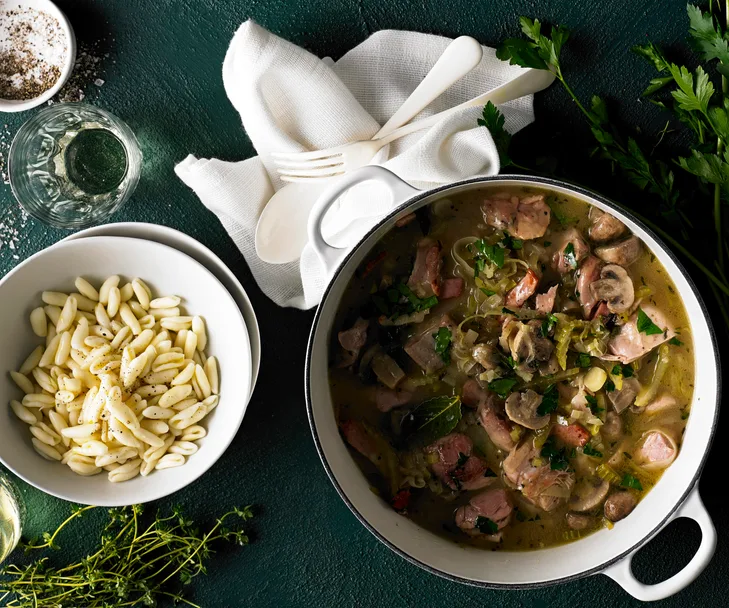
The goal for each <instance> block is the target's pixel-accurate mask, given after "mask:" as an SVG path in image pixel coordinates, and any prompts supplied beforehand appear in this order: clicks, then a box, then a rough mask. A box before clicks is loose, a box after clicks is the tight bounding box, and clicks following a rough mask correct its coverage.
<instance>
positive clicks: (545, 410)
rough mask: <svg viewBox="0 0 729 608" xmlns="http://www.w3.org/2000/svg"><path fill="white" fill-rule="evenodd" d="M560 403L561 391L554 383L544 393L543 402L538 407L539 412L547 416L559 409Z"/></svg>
mask: <svg viewBox="0 0 729 608" xmlns="http://www.w3.org/2000/svg"><path fill="white" fill-rule="evenodd" d="M558 405H559V391H558V390H557V385H556V384H552V385H551V386H550V387H549V388H547V390H546V391H544V394H543V395H542V402H541V403H540V404H539V406H538V407H537V414H539V415H540V416H546V415H547V414H551V413H552V412H553V411H554V410H556V409H557V406H558Z"/></svg>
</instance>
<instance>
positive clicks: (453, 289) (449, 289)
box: [440, 278, 463, 300]
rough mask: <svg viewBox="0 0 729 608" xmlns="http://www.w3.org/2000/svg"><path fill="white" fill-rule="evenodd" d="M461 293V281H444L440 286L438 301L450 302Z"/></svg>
mask: <svg viewBox="0 0 729 608" xmlns="http://www.w3.org/2000/svg"><path fill="white" fill-rule="evenodd" d="M462 293H463V279H461V278H456V279H445V280H444V281H443V283H442V284H441V286H440V299H441V300H451V299H453V298H457V297H459V296H460V295H461V294H462Z"/></svg>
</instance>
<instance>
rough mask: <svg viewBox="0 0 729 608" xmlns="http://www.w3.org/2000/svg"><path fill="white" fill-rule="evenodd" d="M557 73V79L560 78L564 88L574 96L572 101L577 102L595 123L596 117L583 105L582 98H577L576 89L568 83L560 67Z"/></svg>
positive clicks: (581, 109)
mask: <svg viewBox="0 0 729 608" xmlns="http://www.w3.org/2000/svg"><path fill="white" fill-rule="evenodd" d="M555 75H556V76H557V80H559V81H560V82H561V83H562V86H563V87H564V90H565V91H567V93H568V95H569V96H570V97H571V98H572V101H574V102H575V104H577V107H578V108H579V109H580V111H581V112H582V113H583V114H584V115H585V116H586V117H587V119H588V120H589V121H590V122H591V123H594V122H595V119H594V118H593V116H592V114H590V112H588V111H587V110H586V109H585V106H583V105H582V103H580V100H579V99H578V98H577V95H575V93H574V91H573V90H572V89H571V88H570V85H568V84H567V81H566V80H565V79H564V77H563V76H562V71H561V70H560V69H557V70H556V71H555Z"/></svg>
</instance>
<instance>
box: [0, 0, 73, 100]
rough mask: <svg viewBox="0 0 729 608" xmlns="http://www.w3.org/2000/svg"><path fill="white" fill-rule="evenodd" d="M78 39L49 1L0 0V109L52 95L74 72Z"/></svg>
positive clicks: (66, 21)
mask: <svg viewBox="0 0 729 608" xmlns="http://www.w3.org/2000/svg"><path fill="white" fill-rule="evenodd" d="M75 60H76V38H75V36H74V34H73V29H72V28H71V24H70V23H69V21H68V19H67V18H66V16H65V15H64V14H63V13H62V12H61V10H60V9H59V8H58V7H57V6H56V5H55V4H53V2H51V1H50V0H0V112H21V111H23V110H29V109H31V108H34V107H36V106H39V105H41V104H43V103H45V102H46V101H48V100H49V99H50V98H51V97H53V96H54V95H55V94H56V93H58V91H59V90H60V89H61V87H62V86H63V85H64V84H65V82H66V80H68V77H69V76H70V75H71V71H72V70H73V65H74V62H75Z"/></svg>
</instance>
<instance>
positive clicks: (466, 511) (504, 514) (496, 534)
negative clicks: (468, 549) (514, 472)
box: [456, 488, 514, 542]
mask: <svg viewBox="0 0 729 608" xmlns="http://www.w3.org/2000/svg"><path fill="white" fill-rule="evenodd" d="M513 510H514V506H513V503H512V501H511V496H509V493H508V492H507V491H506V490H504V489H502V488H499V489H494V490H486V491H485V492H481V493H480V494H477V495H476V496H474V497H473V498H472V499H471V501H470V502H469V503H468V504H467V505H464V506H462V507H459V508H458V510H457V511H456V525H457V526H458V527H459V528H460V529H461V530H463V531H464V532H465V533H466V534H469V535H471V536H484V537H485V538H488V539H489V540H493V541H495V542H498V541H500V540H501V532H500V531H501V530H503V529H504V528H505V527H506V526H508V525H509V522H510V521H511V514H512V511H513ZM479 518H481V519H479Z"/></svg>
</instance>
